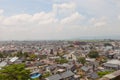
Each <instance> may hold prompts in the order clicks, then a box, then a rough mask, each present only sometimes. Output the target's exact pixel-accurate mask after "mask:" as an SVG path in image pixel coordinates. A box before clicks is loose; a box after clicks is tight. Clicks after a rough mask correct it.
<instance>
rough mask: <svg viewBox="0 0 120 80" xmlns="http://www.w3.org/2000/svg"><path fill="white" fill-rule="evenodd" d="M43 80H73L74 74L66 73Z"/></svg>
mask: <svg viewBox="0 0 120 80" xmlns="http://www.w3.org/2000/svg"><path fill="white" fill-rule="evenodd" d="M45 80H74V73H73V72H72V71H66V72H63V73H61V74H55V75H52V76H49V77H47V78H45Z"/></svg>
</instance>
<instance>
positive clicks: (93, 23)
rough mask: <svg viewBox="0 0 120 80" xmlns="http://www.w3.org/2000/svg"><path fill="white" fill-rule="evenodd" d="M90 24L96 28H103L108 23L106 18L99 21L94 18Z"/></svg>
mask: <svg viewBox="0 0 120 80" xmlns="http://www.w3.org/2000/svg"><path fill="white" fill-rule="evenodd" d="M90 24H92V25H93V26H96V27H101V26H105V25H106V24H107V21H106V18H105V17H101V18H99V19H97V18H92V19H91V20H90Z"/></svg>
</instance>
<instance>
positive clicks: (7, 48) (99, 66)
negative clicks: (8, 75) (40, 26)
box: [0, 40, 120, 80]
mask: <svg viewBox="0 0 120 80" xmlns="http://www.w3.org/2000/svg"><path fill="white" fill-rule="evenodd" d="M119 57H120V41H118V40H101V41H100V40H95V41H62V40H61V41H1V42H0V70H2V69H3V68H4V67H6V66H10V65H13V64H16V65H17V64H18V65H19V64H24V65H25V69H26V70H29V71H30V74H29V76H30V78H31V79H33V80H36V79H37V80H119V78H118V79H114V78H117V77H120V74H118V73H120V71H119V70H120V58H119ZM116 74H117V75H116ZM111 75H115V76H111Z"/></svg>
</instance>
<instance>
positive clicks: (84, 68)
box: [81, 66, 91, 71]
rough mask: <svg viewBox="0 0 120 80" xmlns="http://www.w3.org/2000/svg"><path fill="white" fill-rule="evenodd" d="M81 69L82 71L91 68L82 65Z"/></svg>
mask: <svg viewBox="0 0 120 80" xmlns="http://www.w3.org/2000/svg"><path fill="white" fill-rule="evenodd" d="M81 69H82V70H83V71H88V70H89V69H91V67H86V66H83V67H81Z"/></svg>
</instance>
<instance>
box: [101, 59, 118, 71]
mask: <svg viewBox="0 0 120 80" xmlns="http://www.w3.org/2000/svg"><path fill="white" fill-rule="evenodd" d="M103 66H104V67H105V68H106V69H114V70H119V69H120V60H117V59H113V60H109V61H108V62H106V63H104V64H103Z"/></svg>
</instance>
